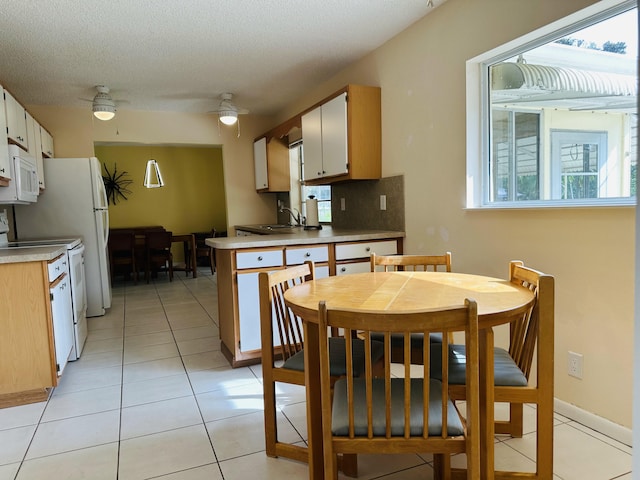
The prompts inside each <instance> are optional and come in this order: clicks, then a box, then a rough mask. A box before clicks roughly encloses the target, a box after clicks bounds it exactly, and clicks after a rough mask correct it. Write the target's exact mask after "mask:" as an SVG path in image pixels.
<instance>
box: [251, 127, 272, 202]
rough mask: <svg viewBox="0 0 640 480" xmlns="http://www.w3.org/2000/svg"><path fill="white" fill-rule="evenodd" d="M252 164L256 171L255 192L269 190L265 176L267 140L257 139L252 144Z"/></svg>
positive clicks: (264, 138)
mask: <svg viewBox="0 0 640 480" xmlns="http://www.w3.org/2000/svg"><path fill="white" fill-rule="evenodd" d="M253 162H254V164H255V169H256V190H263V189H265V188H269V177H268V175H267V139H266V137H262V138H259V139H258V140H256V141H255V142H253Z"/></svg>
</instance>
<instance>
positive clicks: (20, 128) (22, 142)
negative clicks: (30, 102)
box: [4, 90, 29, 150]
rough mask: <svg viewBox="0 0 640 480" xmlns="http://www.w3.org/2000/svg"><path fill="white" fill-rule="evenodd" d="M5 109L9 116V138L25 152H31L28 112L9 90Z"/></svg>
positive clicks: (5, 94) (5, 95) (6, 95)
mask: <svg viewBox="0 0 640 480" xmlns="http://www.w3.org/2000/svg"><path fill="white" fill-rule="evenodd" d="M4 109H5V112H6V115H7V136H8V137H9V139H10V140H13V141H14V143H16V144H17V145H19V146H21V147H22V148H23V149H24V150H29V143H28V142H29V141H28V133H27V117H26V113H27V112H26V111H25V109H24V107H23V106H22V105H20V104H19V103H18V101H17V100H16V99H15V98H14V97H13V95H11V93H9V92H8V91H7V90H5V91H4Z"/></svg>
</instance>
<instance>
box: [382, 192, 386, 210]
mask: <svg viewBox="0 0 640 480" xmlns="http://www.w3.org/2000/svg"><path fill="white" fill-rule="evenodd" d="M386 209H387V196H386V195H380V210H386Z"/></svg>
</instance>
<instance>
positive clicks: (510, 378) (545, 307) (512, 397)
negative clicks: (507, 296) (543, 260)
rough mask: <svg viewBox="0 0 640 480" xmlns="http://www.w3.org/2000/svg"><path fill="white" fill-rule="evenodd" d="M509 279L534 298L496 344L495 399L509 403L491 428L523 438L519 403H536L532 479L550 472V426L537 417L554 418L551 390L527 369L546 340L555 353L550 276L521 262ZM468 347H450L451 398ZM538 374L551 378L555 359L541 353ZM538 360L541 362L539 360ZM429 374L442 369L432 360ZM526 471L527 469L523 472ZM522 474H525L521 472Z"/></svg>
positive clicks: (457, 392) (463, 391)
mask: <svg viewBox="0 0 640 480" xmlns="http://www.w3.org/2000/svg"><path fill="white" fill-rule="evenodd" d="M509 279H510V281H511V282H512V283H515V284H517V285H520V286H523V287H525V288H528V289H529V290H531V291H532V292H534V294H535V297H536V300H535V302H534V304H533V305H532V307H531V308H530V309H529V310H528V311H527V312H525V313H524V314H523V315H522V316H520V317H519V318H517V319H514V321H512V322H511V323H510V324H509V348H508V349H503V348H499V347H495V348H494V375H493V376H494V396H495V398H494V400H495V402H507V403H509V419H508V420H506V421H505V420H496V421H495V433H497V434H508V435H511V436H512V437H522V434H523V404H524V403H531V404H535V405H536V424H537V428H536V435H537V439H536V445H537V446H536V463H537V476H535V475H536V474H531V476H532V478H552V477H553V425H552V424H549V425H548V424H547V423H550V422H541V418H552V415H553V392H552V391H551V392H549V391H545V390H544V388H545V385H551V387H549V388H553V387H552V385H553V381H549V382H542V383H540V382H537V381H536V382H533V383H534V384H533V385H531V384H530V383H529V374H530V373H531V366H532V363H533V359H534V353H535V352H536V351H539V345H540V344H541V343H544V344H545V346H546V348H548V349H549V351H550V352H553V342H554V333H553V330H554V278H553V276H551V275H547V274H544V273H542V272H539V271H537V270H534V269H532V268H528V267H526V266H525V265H524V263H523V262H521V261H512V262H510V264H509ZM465 356H466V347H465V346H464V345H451V346H450V347H449V362H448V365H449V368H448V370H449V383H450V387H449V391H450V394H451V396H452V398H453V399H454V400H464V399H465V398H466V395H467V392H468V389H467V388H466V385H465V371H464V370H465V362H464V358H465ZM538 362H539V365H543V366H544V368H543V369H542V370H543V371H540V368H539V369H538V372H537V373H538V375H545V376H547V377H548V376H549V375H551V376H552V377H553V358H544V357H542V356H541V355H539V354H538ZM540 362H542V363H540ZM432 367H435V368H432V374H431V375H432V377H435V378H439V376H440V372H441V369H440V368H439V367H438V366H435V365H432ZM523 475H525V474H523ZM523 478H526V477H523Z"/></svg>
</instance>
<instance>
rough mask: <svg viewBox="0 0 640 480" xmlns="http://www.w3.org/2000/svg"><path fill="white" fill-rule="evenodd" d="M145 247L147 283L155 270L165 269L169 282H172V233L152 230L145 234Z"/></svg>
mask: <svg viewBox="0 0 640 480" xmlns="http://www.w3.org/2000/svg"><path fill="white" fill-rule="evenodd" d="M145 237H146V239H145V246H146V258H147V261H146V272H145V277H146V280H147V283H149V277H150V276H151V273H152V272H154V271H156V269H160V268H166V269H167V271H168V272H169V281H170V282H172V281H173V254H172V253H171V237H172V233H171V232H168V231H159V230H152V231H148V232H146V234H145Z"/></svg>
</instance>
